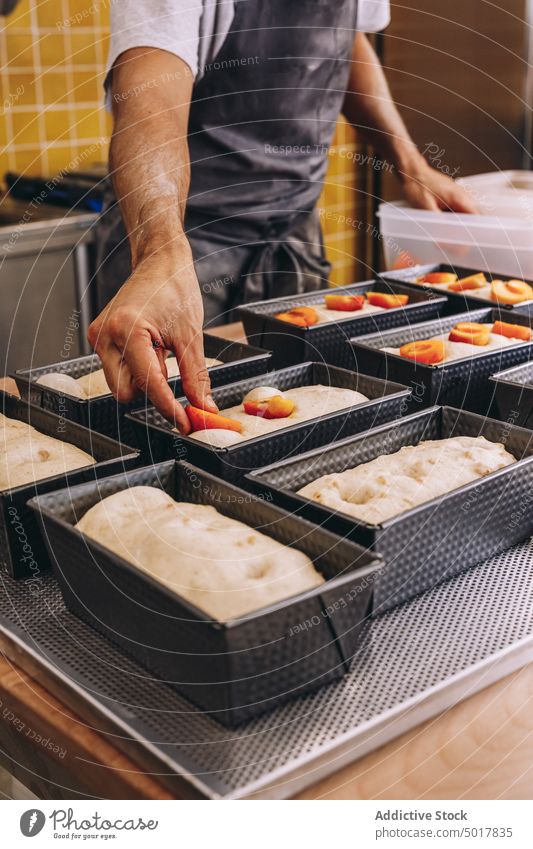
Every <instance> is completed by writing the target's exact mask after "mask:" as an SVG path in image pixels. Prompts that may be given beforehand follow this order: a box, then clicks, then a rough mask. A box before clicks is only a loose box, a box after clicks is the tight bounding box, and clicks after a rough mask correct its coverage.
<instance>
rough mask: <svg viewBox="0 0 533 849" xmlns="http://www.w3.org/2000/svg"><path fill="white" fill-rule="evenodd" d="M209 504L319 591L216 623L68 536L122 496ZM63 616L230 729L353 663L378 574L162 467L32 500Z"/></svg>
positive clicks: (351, 551) (371, 562) (197, 477)
mask: <svg viewBox="0 0 533 849" xmlns="http://www.w3.org/2000/svg"><path fill="white" fill-rule="evenodd" d="M138 485H143V486H154V487H158V488H161V489H163V490H165V491H166V492H168V493H169V494H170V495H171V496H172V497H173V498H175V499H176V500H179V501H189V502H192V503H195V504H215V505H216V508H217V510H219V511H220V512H221V513H223V514H224V515H225V516H229V517H231V518H233V519H238V520H240V521H243V522H245V523H246V524H248V525H250V527H253V528H257V529H258V530H260V531H261V532H262V533H265V534H267V535H268V536H271V537H273V538H274V539H276V540H278V541H279V542H281V543H283V544H285V545H293V546H295V547H297V548H298V549H299V550H300V551H303V552H304V553H305V554H307V555H308V557H310V558H311V559H312V560H313V562H314V564H315V566H316V568H317V569H318V570H319V571H320V572H321V574H322V575H323V576H324V577H325V578H326V580H327V582H326V583H325V584H323V585H321V586H320V587H317V588H315V589H311V590H308V591H307V592H303V593H300V594H298V595H296V596H292V597H291V598H288V599H286V600H283V601H280V602H278V603H276V604H273V605H271V606H269V607H266V608H263V609H262V610H258V611H256V612H254V613H250V614H248V615H246V616H244V617H242V618H241V619H238V620H232V621H229V622H226V623H220V622H216V621H213V620H211V619H210V618H209V617H208V616H207V615H206V614H205V613H204V612H203V611H202V610H200V609H198V608H197V607H195V606H194V605H193V604H191V603H190V602H188V601H186V600H185V599H183V598H180V596H179V595H177V594H176V593H173V592H171V591H170V590H169V589H167V588H166V587H164V586H162V585H161V584H159V583H158V582H157V581H155V580H154V579H152V578H150V577H149V576H148V575H146V574H144V573H143V572H141V571H140V570H138V569H137V568H136V567H135V566H133V565H132V564H130V563H128V562H127V561H125V560H123V559H122V558H120V557H118V556H117V555H115V554H113V553H112V552H110V551H108V550H107V549H105V548H104V547H103V546H101V545H99V544H98V543H96V542H93V541H92V540H90V539H89V538H88V537H85V536H84V535H83V534H81V533H80V532H79V531H77V530H75V529H74V527H73V525H74V524H75V523H76V522H77V521H78V520H79V519H80V518H81V516H82V515H83V514H84V513H85V512H86V511H87V510H88V509H89V508H90V507H92V506H93V505H94V504H95V503H96V502H97V501H99V500H100V499H102V498H105V497H106V496H108V495H111V494H112V493H114V492H118V491H120V490H123V489H125V488H127V487H132V486H138ZM30 506H31V508H32V509H33V510H34V511H35V514H36V517H37V518H38V520H39V522H40V523H41V525H42V529H43V534H44V535H45V538H46V540H47V545H48V546H49V549H50V551H51V552H53V556H54V560H55V564H54V568H55V573H56V577H57V580H58V582H59V585H60V588H61V592H62V594H63V597H64V600H65V604H66V606H67V608H68V609H69V610H71V611H72V612H73V613H75V614H76V615H78V616H79V617H81V618H82V619H84V620H85V621H87V622H88V623H89V624H90V625H92V626H93V627H94V628H96V629H97V630H98V631H100V632H102V633H103V634H105V635H106V636H107V637H108V638H109V639H110V640H112V641H113V642H115V643H117V644H118V645H120V646H121V647H122V648H123V649H124V650H125V651H127V652H128V653H129V654H130V655H132V656H133V657H134V658H135V659H136V660H137V661H138V662H139V663H141V664H143V665H144V666H145V667H146V668H147V669H148V670H150V671H151V672H152V673H154V674H155V675H157V676H158V677H160V678H163V680H164V681H165V682H166V683H167V684H169V685H170V686H172V687H174V688H175V689H177V690H178V691H179V692H180V693H182V694H183V695H184V696H185V697H186V698H188V699H190V700H191V701H192V702H194V703H195V704H196V705H198V706H199V707H200V708H201V709H202V710H205V711H207V712H209V713H210V714H212V715H213V716H214V717H215V718H216V719H218V720H219V721H220V722H222V723H224V724H225V725H227V726H230V727H231V726H234V725H236V724H238V723H239V722H242V721H244V720H246V719H249V718H251V717H253V716H256V715H257V714H260V713H263V712H264V711H266V710H269V709H271V708H274V707H275V706H276V705H278V704H281V703H282V702H285V701H287V700H289V699H292V698H294V697H295V696H297V695H300V694H301V693H305V692H308V691H310V690H314V689H316V688H318V687H320V686H322V685H323V684H326V683H328V682H330V681H333V680H335V679H338V678H340V677H342V676H343V675H344V674H345V673H346V672H347V671H348V670H349V668H350V663H351V661H352V659H353V657H354V656H355V655H356V654H357V651H358V649H359V641H360V630H361V625H362V623H363V622H364V620H365V617H366V616H367V613H368V611H369V607H370V604H371V595H372V577H373V575H374V573H375V571H376V570H377V569H378V568H379V567H380V565H381V563H380V561H379V559H378V558H377V557H376V555H373V554H371V553H369V552H367V551H364V550H363V549H362V548H360V547H359V546H357V545H354V544H352V543H351V542H349V541H348V540H342V539H339V538H338V537H335V536H334V535H333V534H330V533H328V532H327V531H325V530H322V529H320V528H317V527H315V526H314V525H311V524H309V523H307V522H304V521H303V520H302V519H299V518H297V517H295V516H291V515H290V514H288V513H286V512H285V511H284V510H280V509H279V508H276V507H274V506H273V505H271V504H267V503H265V501H264V500H262V499H256V498H255V497H254V496H251V495H249V494H248V493H245V492H243V491H242V490H239V489H236V488H235V487H232V486H229V485H228V484H225V483H223V482H222V481H220V480H218V479H217V478H214V477H212V476H211V475H206V474H205V473H204V472H202V471H200V470H199V469H196V468H194V467H193V466H189V465H187V464H183V463H174V462H167V463H162V464H159V465H157V466H155V467H150V468H143V469H138V470H136V471H133V472H128V473H126V474H122V475H116V476H114V477H111V478H106V479H105V480H104V481H100V482H99V483H92V484H86V485H84V486H77V487H74V488H73V489H70V490H69V491H65V490H63V491H60V492H55V493H53V494H51V495H47V496H44V497H40V498H36V499H32V501H31V505H30Z"/></svg>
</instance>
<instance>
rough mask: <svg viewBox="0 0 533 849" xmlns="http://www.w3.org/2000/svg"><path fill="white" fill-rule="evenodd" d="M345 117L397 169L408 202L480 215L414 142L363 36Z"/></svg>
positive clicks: (356, 51)
mask: <svg viewBox="0 0 533 849" xmlns="http://www.w3.org/2000/svg"><path fill="white" fill-rule="evenodd" d="M343 113H344V115H345V116H346V118H347V120H348V121H349V122H350V123H351V124H352V125H353V126H354V127H356V128H357V130H358V131H359V132H360V133H361V134H362V135H363V136H364V138H365V139H366V140H367V141H368V142H369V143H370V144H372V146H373V147H375V148H376V149H377V150H379V151H380V153H381V154H382V155H383V156H384V157H385V158H386V159H387V160H388V161H389V162H391V163H392V164H393V165H394V168H395V171H396V175H397V177H398V179H399V180H400V182H401V184H402V188H403V192H404V195H405V197H406V199H407V200H408V201H409V203H411V204H412V205H413V206H417V207H421V208H424V209H435V210H436V209H452V210H454V211H456V212H475V211H476V209H475V206H474V204H473V203H472V201H471V200H470V198H469V196H468V193H467V192H466V191H465V190H464V189H463V188H462V187H461V186H458V185H457V184H456V183H454V181H453V180H452V179H451V178H450V177H448V176H447V175H446V174H442V173H440V172H439V171H436V170H435V169H434V168H431V166H430V165H429V164H428V163H427V162H426V160H425V159H424V157H423V156H422V154H421V153H420V152H419V151H418V149H417V147H416V145H415V143H414V142H413V140H412V139H411V137H410V135H409V133H408V131H407V128H406V126H405V124H404V122H403V120H402V117H401V115H400V113H399V112H398V109H397V108H396V105H395V103H394V101H393V100H392V96H391V93H390V90H389V86H388V84H387V80H386V79H385V74H384V73H383V68H382V67H381V64H380V61H379V59H378V57H377V56H376V53H375V51H374V49H373V48H372V45H371V44H370V42H369V40H368V38H367V37H366V35H364V34H363V33H357V35H356V37H355V39H354V47H353V53H352V67H351V72H350V79H349V83H348V91H347V92H346V97H345V100H344V106H343Z"/></svg>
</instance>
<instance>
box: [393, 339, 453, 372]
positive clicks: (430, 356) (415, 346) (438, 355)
mask: <svg viewBox="0 0 533 849" xmlns="http://www.w3.org/2000/svg"><path fill="white" fill-rule="evenodd" d="M400 356H402V357H407V359H408V360H415V362H417V363H425V364H426V365H430V366H434V365H436V364H437V363H442V361H443V360H444V357H445V356H446V348H445V346H444V342H442V341H441V340H440V339H419V340H417V341H416V342H408V343H407V345H402V347H401V348H400Z"/></svg>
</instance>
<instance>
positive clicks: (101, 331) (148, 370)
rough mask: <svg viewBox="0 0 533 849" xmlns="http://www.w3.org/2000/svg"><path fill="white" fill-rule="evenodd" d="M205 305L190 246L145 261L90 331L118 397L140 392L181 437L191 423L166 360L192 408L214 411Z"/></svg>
mask: <svg viewBox="0 0 533 849" xmlns="http://www.w3.org/2000/svg"><path fill="white" fill-rule="evenodd" d="M202 324H203V305H202V296H201V293H200V288H199V286H198V280H197V278H196V274H195V271H194V265H193V260H192V255H191V252H190V248H189V246H188V245H187V246H183V245H181V246H180V248H179V249H177V250H176V249H173V250H159V251H157V252H155V253H153V254H150V255H147V256H145V257H144V258H143V259H141V261H140V262H139V263H138V265H137V266H136V268H135V271H134V272H133V274H132V275H131V277H130V278H129V279H128V280H127V282H126V283H125V284H124V285H123V286H122V288H121V289H120V291H119V292H118V293H117V295H115V297H114V298H113V300H112V301H110V303H109V304H108V305H107V306H106V307H105V309H104V310H103V311H102V312H101V313H100V315H99V316H98V317H97V318H96V319H95V320H94V321H93V323H92V324H91V326H90V327H89V332H88V339H89V342H90V344H91V345H92V346H93V348H94V349H95V351H96V352H97V354H98V355H99V357H100V359H101V360H102V364H103V368H104V372H105V376H106V379H107V382H108V384H109V388H110V389H111V392H112V393H113V395H114V396H115V398H116V399H117V400H118V401H120V402H122V403H127V402H129V401H132V400H134V398H135V397H137V396H138V395H139V394H140V393H143V394H144V396H145V397H146V396H147V397H148V398H149V399H150V401H151V402H152V404H154V405H155V407H157V409H158V410H159V412H160V413H161V414H162V415H163V416H164V417H165V418H166V419H168V420H169V421H170V422H172V423H173V424H175V425H176V426H177V427H178V428H179V430H180V431H181V432H182V433H189V431H190V425H189V420H188V418H187V415H186V413H185V411H184V409H183V407H182V406H181V405H180V404H178V402H177V401H176V399H175V397H174V393H173V392H172V389H171V388H170V386H169V385H168V382H167V370H166V366H165V359H166V357H167V355H168V353H169V352H173V353H175V354H176V357H177V359H178V363H179V367H180V374H181V379H182V383H183V389H184V392H185V394H186V396H187V398H188V399H189V401H190V402H191V404H193V405H194V406H195V407H201V408H202V409H205V410H211V411H213V412H216V411H217V407H216V405H215V403H214V401H213V399H212V397H211V383H210V380H209V375H208V373H207V369H206V367H205V357H204V345H203V335H202Z"/></svg>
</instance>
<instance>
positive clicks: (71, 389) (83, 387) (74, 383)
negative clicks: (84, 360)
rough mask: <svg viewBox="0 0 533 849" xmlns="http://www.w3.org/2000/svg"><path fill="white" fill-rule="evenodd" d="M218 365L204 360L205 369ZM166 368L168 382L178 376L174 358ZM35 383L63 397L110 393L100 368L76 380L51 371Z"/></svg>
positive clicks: (90, 396)
mask: <svg viewBox="0 0 533 849" xmlns="http://www.w3.org/2000/svg"><path fill="white" fill-rule="evenodd" d="M220 365H222V362H221V360H216V359H214V358H213V357H206V358H205V366H206V368H211V367H212V366H220ZM166 366H167V372H168V379H169V380H170V378H172V377H178V376H179V373H180V370H179V366H178V361H177V359H176V357H168V359H167V360H166ZM36 382H37V383H38V384H40V385H41V386H48V387H50V389H56V390H57V391H58V392H64V393H65V395H74V397H75V398H85V399H87V398H99V397H100V396H101V395H109V394H110V391H111V390H110V389H109V386H108V385H107V380H106V379H105V374H104V370H103V369H101V368H99V369H96V370H95V371H90V372H89V373H88V374H84V375H83V376H82V377H78V378H74V377H71V376H70V375H68V374H62V373H61V372H55V371H52V372H50V373H49V374H43V375H42V376H41V377H40V378H39V379H38V380H37V381H36Z"/></svg>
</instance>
